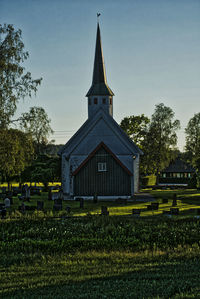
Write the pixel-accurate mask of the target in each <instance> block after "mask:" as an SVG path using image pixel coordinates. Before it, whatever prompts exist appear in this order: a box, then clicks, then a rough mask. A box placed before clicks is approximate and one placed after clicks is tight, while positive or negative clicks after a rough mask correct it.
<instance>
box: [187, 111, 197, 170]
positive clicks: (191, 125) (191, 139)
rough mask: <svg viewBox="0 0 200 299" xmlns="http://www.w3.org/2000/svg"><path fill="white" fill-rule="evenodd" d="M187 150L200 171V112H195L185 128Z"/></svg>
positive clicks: (190, 158)
mask: <svg viewBox="0 0 200 299" xmlns="http://www.w3.org/2000/svg"><path fill="white" fill-rule="evenodd" d="M185 133H186V147H185V148H186V152H187V156H188V158H189V160H190V162H191V163H192V165H193V166H194V167H195V168H196V169H197V171H198V172H200V113H196V114H194V116H193V117H192V118H191V119H190V120H189V122H188V124H187V127H186V129H185Z"/></svg>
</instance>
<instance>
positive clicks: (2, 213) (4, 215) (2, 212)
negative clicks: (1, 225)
mask: <svg viewBox="0 0 200 299" xmlns="http://www.w3.org/2000/svg"><path fill="white" fill-rule="evenodd" d="M5 218H6V209H5V208H4V209H2V210H1V219H5Z"/></svg>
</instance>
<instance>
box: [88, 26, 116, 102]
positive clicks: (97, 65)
mask: <svg viewBox="0 0 200 299" xmlns="http://www.w3.org/2000/svg"><path fill="white" fill-rule="evenodd" d="M94 95H96V96H98V95H110V96H113V95H114V93H113V92H112V90H111V89H110V88H109V86H108V84H107V79H106V70H105V64H104V57H103V50H102V45H101V34H100V28H99V23H98V25H97V37H96V49H95V58H94V69H93V78H92V86H91V87H90V89H89V91H88V93H87V95H86V97H89V96H94Z"/></svg>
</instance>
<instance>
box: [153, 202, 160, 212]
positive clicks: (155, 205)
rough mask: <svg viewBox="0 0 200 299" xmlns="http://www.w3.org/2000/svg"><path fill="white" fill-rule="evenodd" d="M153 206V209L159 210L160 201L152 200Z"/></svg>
mask: <svg viewBox="0 0 200 299" xmlns="http://www.w3.org/2000/svg"><path fill="white" fill-rule="evenodd" d="M151 206H152V210H158V208H159V203H158V202H152V203H151Z"/></svg>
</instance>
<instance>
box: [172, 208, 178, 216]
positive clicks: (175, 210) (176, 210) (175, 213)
mask: <svg viewBox="0 0 200 299" xmlns="http://www.w3.org/2000/svg"><path fill="white" fill-rule="evenodd" d="M170 212H171V215H178V214H179V208H171V209H170Z"/></svg>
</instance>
